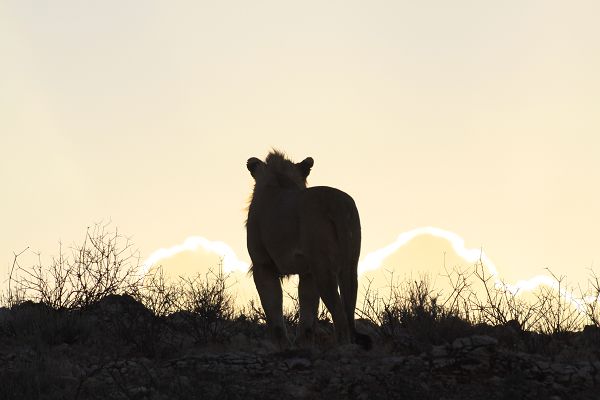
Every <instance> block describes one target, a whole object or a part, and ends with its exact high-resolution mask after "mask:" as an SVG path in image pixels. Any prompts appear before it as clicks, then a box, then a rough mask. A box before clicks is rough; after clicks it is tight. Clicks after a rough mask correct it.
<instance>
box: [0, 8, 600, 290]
mask: <svg viewBox="0 0 600 400" xmlns="http://www.w3.org/2000/svg"><path fill="white" fill-rule="evenodd" d="M599 17H600V3H598V2H595V1H573V2H569V3H568V4H567V3H565V2H562V1H518V2H517V1H506V2H478V1H454V2H444V1H423V2H408V1H389V2H384V1H375V2H357V1H343V2H342V1H330V2H311V1H304V2H281V1H258V2H241V1H238V2H206V1H196V2H184V1H182V2H176V3H174V2H153V1H144V2H140V1H103V2H83V1H53V2H44V1H10V0H5V1H2V2H0V57H1V59H0V149H1V150H2V156H1V157H0V183H1V185H2V189H1V190H2V192H1V198H2V204H1V205H2V206H1V207H0V224H1V226H2V229H1V230H0V272H1V271H2V269H4V270H6V271H8V269H9V267H10V265H11V263H12V259H13V252H19V251H20V250H22V249H24V248H25V247H27V246H29V247H30V248H31V249H34V250H39V251H40V252H41V253H42V257H50V256H51V255H53V254H56V252H57V249H58V242H59V241H62V242H63V244H65V245H67V246H69V245H71V244H73V243H79V242H81V240H82V239H83V236H84V234H85V230H86V227H87V226H90V225H92V224H93V223H95V222H98V221H105V222H106V221H112V225H113V226H115V227H118V229H119V231H120V232H123V233H125V234H127V235H129V236H131V238H132V240H133V242H134V243H135V245H136V246H137V247H138V248H139V250H140V254H141V255H142V256H143V258H146V257H149V256H150V255H152V254H153V253H154V252H156V251H157V250H159V249H161V248H166V249H168V248H171V247H173V246H177V245H181V244H182V243H184V242H185V240H186V239H188V238H190V237H201V238H204V239H207V240H209V241H221V242H224V243H225V244H227V246H229V247H230V249H231V251H232V252H233V253H235V255H236V257H237V259H238V261H240V262H241V263H249V257H248V255H247V251H246V247H245V229H244V220H245V217H246V216H245V207H246V206H247V202H248V198H249V195H250V193H251V190H252V185H253V181H252V178H251V176H250V174H249V173H248V171H247V170H246V167H245V162H246V160H247V159H248V158H249V157H253V156H256V157H260V158H264V157H265V156H266V154H267V153H268V152H269V150H270V149H271V148H273V147H275V148H278V149H281V150H284V151H285V152H287V154H288V155H289V156H290V157H291V158H293V159H294V160H296V161H300V160H302V159H304V158H305V157H307V156H311V157H313V158H314V160H315V165H314V167H313V170H312V172H311V175H310V177H309V185H311V186H316V185H328V186H334V187H337V188H339V189H341V190H344V191H346V192H347V193H349V194H351V195H352V196H353V198H354V199H355V201H356V203H357V205H358V208H359V212H360V215H361V222H362V227H363V245H362V254H363V259H364V258H365V257H366V256H367V255H368V254H371V253H373V252H376V251H378V250H380V249H382V248H385V247H386V246H389V245H391V244H393V243H394V242H396V240H397V239H398V237H399V235H402V234H403V233H404V234H406V233H407V232H415V230H417V231H416V232H431V231H427V230H423V228H427V227H432V228H435V229H440V231H438V232H447V233H448V234H447V235H446V236H445V237H446V239H443V238H442V239H443V240H441V241H440V237H439V236H438V237H437V238H436V237H435V236H432V235H431V234H424V235H420V237H419V238H416V239H414V240H409V241H408V242H407V243H406V244H405V246H404V247H403V249H404V250H406V251H407V252H406V254H411V256H410V257H408V256H406V257H405V256H402V257H400V256H399V257H397V258H393V255H389V257H392V258H390V259H389V260H387V261H385V263H384V264H385V266H386V267H388V268H393V269H394V270H396V271H399V273H400V274H410V273H412V272H414V271H423V270H425V271H430V272H431V271H433V273H437V271H439V269H440V267H441V266H442V265H443V257H444V252H448V251H449V250H448V249H452V244H451V242H450V241H449V240H448V238H449V237H458V238H460V239H461V240H464V246H463V247H464V248H465V249H471V250H472V249H475V250H477V249H479V251H480V252H481V250H483V251H484V252H485V255H486V256H487V257H488V258H489V260H490V261H491V262H493V265H494V266H495V267H496V268H497V270H498V272H499V274H500V275H501V276H502V277H503V279H505V280H507V281H510V282H516V281H518V280H521V279H529V278H531V277H535V276H539V275H544V274H547V271H546V270H545V268H550V269H551V270H552V271H553V272H554V273H556V274H558V275H567V276H568V278H569V281H570V282H571V283H573V284H579V283H581V284H583V282H585V280H586V279H587V276H588V274H589V269H590V268H593V267H595V266H596V267H597V265H598V263H599V262H600V233H599V229H600V228H599V227H600V207H599V206H598V204H599V200H600V196H599V195H600V160H599V158H598V149H599V148H600V113H599V112H598V111H599V110H600V75H599V74H598V73H597V71H600V40H598V38H600V25H599V24H598V23H597V21H598V18H599ZM419 229H421V230H419ZM452 235H456V236H452ZM442 236H443V235H442ZM407 246H408V247H407ZM186 251H191V250H186ZM192 258H193V257H192ZM200 258H201V257H200ZM182 260H183V261H182ZM191 260H192V259H190V258H189V257H187V258H186V257H183V255H182V256H181V257H180V261H176V260H173V259H172V260H171V261H170V262H169V260H167V259H163V260H162V261H163V262H164V263H165V265H168V264H169V263H170V264H171V265H175V264H176V266H173V267H172V268H173V269H174V270H175V269H178V270H181V271H183V272H189V273H195V272H197V271H203V270H205V268H206V265H205V263H204V264H203V263H200V262H194V261H191ZM452 262H453V263H455V264H461V263H464V264H465V265H471V264H472V261H470V260H468V259H466V258H464V257H463V258H461V257H459V258H457V259H453V261H452Z"/></svg>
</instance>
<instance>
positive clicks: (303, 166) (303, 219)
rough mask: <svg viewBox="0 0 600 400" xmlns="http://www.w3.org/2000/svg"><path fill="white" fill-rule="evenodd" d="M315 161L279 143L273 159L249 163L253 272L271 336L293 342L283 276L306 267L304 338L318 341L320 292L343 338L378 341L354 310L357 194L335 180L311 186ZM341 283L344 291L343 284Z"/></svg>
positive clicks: (302, 277)
mask: <svg viewBox="0 0 600 400" xmlns="http://www.w3.org/2000/svg"><path fill="white" fill-rule="evenodd" d="M313 164H314V161H313V159H312V158H310V157H308V158H306V159H305V160H304V161H302V162H300V163H294V162H292V161H291V160H289V159H287V158H286V156H285V155H284V154H283V153H282V152H279V151H276V150H273V151H271V152H270V153H269V154H268V156H267V157H266V159H265V161H264V162H263V161H261V160H259V159H258V158H255V157H252V158H250V159H248V162H247V164H246V166H247V168H248V170H249V171H250V173H251V174H252V177H253V178H254V180H255V185H254V190H253V193H252V199H251V201H250V206H249V208H248V219H247V221H246V229H247V245H248V252H249V254H250V258H251V260H252V267H251V273H252V276H253V278H254V283H255V285H256V289H257V291H258V294H259V297H260V301H261V304H262V307H263V309H264V311H265V315H266V317H267V325H268V330H269V333H270V336H271V338H272V339H273V341H274V342H275V343H276V344H277V345H279V347H280V348H282V349H283V348H287V347H289V346H290V344H291V343H290V341H289V339H288V336H287V332H286V329H285V325H284V320H283V312H282V300H283V298H282V289H281V281H280V279H281V278H282V277H284V276H287V275H293V274H298V275H299V284H298V299H299V305H300V321H299V324H298V331H297V335H296V342H297V343H298V344H299V345H311V344H312V343H314V332H315V324H316V320H317V312H318V306H319V298H321V299H322V300H323V303H324V304H325V306H326V307H327V309H328V310H329V312H330V313H331V316H332V319H333V325H334V329H335V333H336V338H337V342H338V343H339V344H347V343H351V342H353V343H357V344H359V345H361V346H362V347H363V348H367V349H368V348H370V347H371V339H370V337H369V336H367V335H364V334H360V333H357V332H356V329H355V324H354V310H355V307H356V296H357V290H358V278H357V267H358V258H359V255H360V243H361V228H360V218H359V215H358V210H357V208H356V205H355V203H354V200H353V199H352V197H350V196H349V195H348V194H346V193H344V192H342V191H340V190H338V189H335V188H331V187H327V186H316V187H310V188H307V187H306V178H307V177H308V175H309V173H310V170H311V168H312V166H313ZM338 287H339V292H338Z"/></svg>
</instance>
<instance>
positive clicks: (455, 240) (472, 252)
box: [358, 226, 600, 312]
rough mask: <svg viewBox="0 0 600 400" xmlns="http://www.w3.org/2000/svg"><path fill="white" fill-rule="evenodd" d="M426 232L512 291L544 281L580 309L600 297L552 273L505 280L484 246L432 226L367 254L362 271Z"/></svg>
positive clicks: (360, 266)
mask: <svg viewBox="0 0 600 400" xmlns="http://www.w3.org/2000/svg"><path fill="white" fill-rule="evenodd" d="M422 235H431V236H435V237H439V238H443V239H445V240H447V241H448V242H449V243H450V244H451V246H452V249H453V250H454V251H455V252H456V254H458V255H459V256H460V257H461V258H463V259H464V260H465V261H467V262H469V263H473V264H474V263H476V262H479V261H481V263H482V264H483V266H484V267H485V268H487V270H488V272H489V273H490V275H491V277H492V278H493V279H494V283H495V285H496V286H497V287H501V288H505V289H506V290H508V291H509V292H510V293H512V294H520V293H526V292H531V291H533V290H535V289H537V288H538V287H540V286H541V285H545V286H548V287H551V288H553V289H555V290H556V291H558V292H559V293H560V295H561V296H562V297H563V298H564V299H565V300H567V301H569V302H571V303H572V304H573V305H574V306H575V307H576V308H577V310H578V311H580V312H584V311H585V304H586V303H592V302H594V301H600V297H598V298H597V297H594V296H587V297H585V298H583V299H578V298H576V297H575V296H574V295H573V293H572V292H571V291H569V290H567V288H565V287H564V284H563V286H561V285H560V283H559V282H558V281H557V280H556V279H555V278H554V277H551V276H548V275H536V276H534V277H531V278H528V279H521V280H518V281H517V282H516V283H514V284H510V283H506V282H503V281H502V280H501V277H500V274H499V272H498V268H497V267H496V265H495V264H494V263H493V262H492V260H491V259H490V258H489V257H488V256H487V255H486V254H485V252H484V251H483V249H482V248H467V247H465V240H464V239H463V238H462V237H460V236H459V235H458V234H456V233H454V232H450V231H447V230H444V229H441V228H436V227H431V226H427V227H420V228H416V229H413V230H411V231H408V232H404V233H401V234H400V235H399V236H398V238H397V239H396V240H395V241H394V242H393V243H391V244H389V245H387V246H385V247H383V248H381V249H378V250H375V251H373V252H371V253H369V254H367V255H366V256H365V257H364V258H363V259H362V260H361V261H360V262H359V264H358V272H359V275H361V274H363V273H365V272H368V271H374V270H377V269H379V268H380V267H381V265H382V262H383V261H384V260H385V259H386V258H388V257H389V256H391V255H392V254H394V253H395V252H396V251H398V250H399V249H400V248H402V247H403V246H405V245H406V244H408V243H409V242H410V241H411V240H413V239H415V238H416V237H418V236H422Z"/></svg>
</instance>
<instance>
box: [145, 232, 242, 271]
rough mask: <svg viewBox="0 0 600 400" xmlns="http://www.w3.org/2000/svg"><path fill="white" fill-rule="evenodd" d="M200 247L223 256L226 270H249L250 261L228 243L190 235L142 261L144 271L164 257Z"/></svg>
mask: <svg viewBox="0 0 600 400" xmlns="http://www.w3.org/2000/svg"><path fill="white" fill-rule="evenodd" d="M198 248H202V249H203V250H204V251H206V252H209V253H214V254H216V255H218V256H219V257H221V258H222V260H223V271H224V272H234V271H241V272H246V271H248V268H250V266H249V265H248V263H246V262H244V261H241V260H240V259H238V257H237V255H236V254H235V252H234V251H233V249H232V248H231V247H230V246H229V245H228V244H227V243H225V242H220V241H211V240H208V239H206V238H204V237H202V236H190V237H188V238H187V239H185V240H184V242H183V243H181V244H176V245H174V246H171V247H167V248H160V249H158V250H156V251H154V252H153V253H152V254H150V256H149V257H148V258H147V259H146V260H144V262H143V263H142V273H143V274H145V273H146V272H148V270H149V269H150V268H151V267H152V266H153V265H156V264H158V263H159V262H160V261H162V260H164V259H167V258H171V257H173V256H175V255H177V254H179V253H182V252H184V251H195V250H197V249H198Z"/></svg>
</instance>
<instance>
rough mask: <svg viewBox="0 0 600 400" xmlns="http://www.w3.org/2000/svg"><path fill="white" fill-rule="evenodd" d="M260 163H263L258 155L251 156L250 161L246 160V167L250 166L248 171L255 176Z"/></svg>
mask: <svg viewBox="0 0 600 400" xmlns="http://www.w3.org/2000/svg"><path fill="white" fill-rule="evenodd" d="M260 164H262V161H260V160H259V159H258V158H256V157H251V158H249V159H248V161H246V168H248V171H250V174H251V175H252V177H255V175H254V174H255V173H256V171H257V168H258V166H259V165H260Z"/></svg>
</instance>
